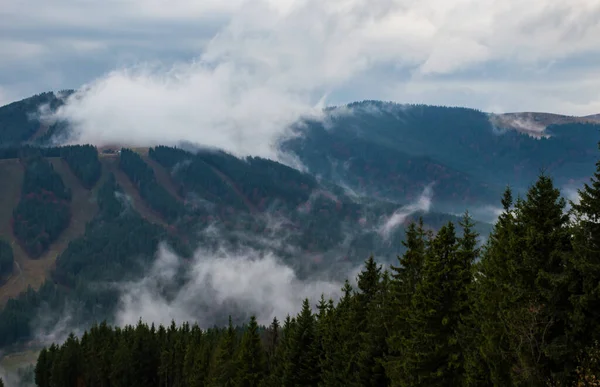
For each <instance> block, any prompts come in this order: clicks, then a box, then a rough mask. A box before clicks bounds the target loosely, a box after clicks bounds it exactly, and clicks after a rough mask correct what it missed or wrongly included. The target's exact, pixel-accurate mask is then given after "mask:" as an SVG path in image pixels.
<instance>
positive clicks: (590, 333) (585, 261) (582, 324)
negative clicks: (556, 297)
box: [569, 144, 600, 361]
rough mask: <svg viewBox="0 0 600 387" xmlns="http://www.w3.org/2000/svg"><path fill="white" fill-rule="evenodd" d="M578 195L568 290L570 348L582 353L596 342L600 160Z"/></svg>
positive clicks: (599, 312)
mask: <svg viewBox="0 0 600 387" xmlns="http://www.w3.org/2000/svg"><path fill="white" fill-rule="evenodd" d="M599 147H600V144H599ZM579 196H580V201H579V203H573V215H574V217H575V223H576V226H575V228H574V240H573V247H574V250H575V251H574V254H573V255H572V257H571V259H570V268H571V273H570V276H569V282H570V284H569V285H570V286H569V291H570V292H571V296H570V302H571V304H572V305H573V309H574V310H573V318H572V319H573V321H574V324H573V326H572V338H573V343H572V344H571V345H573V346H575V347H577V348H580V349H581V350H583V348H584V347H587V346H589V345H590V343H591V342H597V341H598V340H600V326H599V325H598V321H599V320H600V161H598V162H597V163H596V171H595V173H594V175H593V176H592V178H591V179H590V182H589V183H588V184H585V186H584V187H583V189H581V190H580V191H579ZM595 354H596V356H597V348H596V349H595ZM596 361H597V360H596Z"/></svg>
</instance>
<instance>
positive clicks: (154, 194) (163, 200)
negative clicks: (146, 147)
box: [119, 149, 183, 222]
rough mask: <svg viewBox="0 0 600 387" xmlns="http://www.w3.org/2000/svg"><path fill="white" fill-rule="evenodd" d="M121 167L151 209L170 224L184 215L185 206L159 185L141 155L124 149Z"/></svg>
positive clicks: (121, 154)
mask: <svg viewBox="0 0 600 387" xmlns="http://www.w3.org/2000/svg"><path fill="white" fill-rule="evenodd" d="M119 167H120V168H121V169H122V170H123V172H125V174H127V176H128V177H129V179H131V181H132V182H133V183H134V184H135V185H136V187H137V189H138V191H139V192H140V196H141V197H142V198H143V199H144V200H145V201H146V202H147V203H148V205H149V206H150V208H152V209H153V210H155V211H156V212H158V213H159V214H161V215H162V216H163V217H164V218H165V219H166V220H167V221H168V222H174V221H175V220H177V218H178V217H179V216H181V215H182V214H183V206H182V205H181V204H180V203H179V202H178V201H177V200H176V199H175V198H173V197H172V196H171V195H170V194H169V193H168V192H167V190H166V189H165V188H164V187H163V186H161V185H160V184H158V182H157V181H156V177H155V176H154V171H153V170H152V168H151V167H150V166H148V165H147V164H146V163H145V162H144V160H143V159H142V158H141V156H140V155H138V154H137V153H135V152H133V151H132V150H130V149H122V150H121V153H120V161H119Z"/></svg>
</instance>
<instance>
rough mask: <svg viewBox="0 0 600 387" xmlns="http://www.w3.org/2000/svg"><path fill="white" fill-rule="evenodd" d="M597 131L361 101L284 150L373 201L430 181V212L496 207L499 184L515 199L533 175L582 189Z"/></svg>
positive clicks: (544, 120)
mask: <svg viewBox="0 0 600 387" xmlns="http://www.w3.org/2000/svg"><path fill="white" fill-rule="evenodd" d="M516 118H519V119H520V120H525V119H532V120H537V121H535V122H538V125H539V127H538V132H539V133H543V134H544V137H542V138H535V137H532V136H530V135H528V134H527V133H524V132H523V130H521V129H522V127H521V126H518V125H517V124H516V123H517V122H521V121H517V120H516ZM542 127H543V129H542ZM599 129H600V124H598V121H595V120H594V119H592V118H573V117H570V118H569V117H565V116H559V115H547V114H538V113H519V114H510V115H490V114H487V113H483V112H480V111H477V110H473V109H466V108H454V107H441V106H425V105H400V104H395V103H387V102H381V101H363V102H357V103H352V104H349V105H347V106H343V107H335V108H330V109H328V110H327V111H326V114H325V118H324V119H321V120H319V121H315V120H312V121H310V120H307V121H305V122H303V123H302V125H299V126H298V128H297V131H298V132H299V133H300V134H301V135H299V136H297V137H295V138H293V139H291V140H288V141H286V142H285V143H284V144H283V148H284V149H286V150H288V151H290V152H293V153H295V154H296V155H297V156H298V158H299V159H300V161H301V162H302V163H304V164H305V165H306V166H307V167H308V169H309V171H310V172H311V173H313V174H316V175H320V176H322V177H323V178H325V179H329V180H332V181H335V182H338V183H340V184H342V185H345V186H348V187H349V188H351V189H352V190H354V191H356V192H359V193H363V194H366V195H369V196H373V197H378V198H386V199H391V200H403V199H406V198H414V197H415V196H416V195H418V194H419V192H421V191H422V190H423V187H425V186H427V185H428V184H431V183H433V184H434V185H435V186H434V190H435V199H434V208H437V209H440V210H442V211H455V210H457V209H460V210H464V208H467V207H469V208H473V207H478V206H482V205H491V204H494V205H496V203H497V201H496V198H497V197H499V194H500V193H501V192H502V190H503V189H504V187H505V186H506V185H511V186H512V187H513V188H514V189H515V190H516V191H517V192H521V193H522V192H524V191H525V190H526V188H527V187H528V186H529V185H530V184H531V183H532V182H533V181H534V179H535V178H536V176H537V175H538V174H539V173H540V172H541V171H545V172H546V173H548V174H550V175H552V176H553V178H555V179H556V183H557V185H558V186H560V187H563V186H571V185H577V184H579V183H581V182H582V181H584V180H586V179H587V178H588V177H589V176H590V175H591V174H592V172H593V166H594V163H595V157H596V151H597V147H596V144H597V143H598V140H599V139H600V136H599V133H598V130H599Z"/></svg>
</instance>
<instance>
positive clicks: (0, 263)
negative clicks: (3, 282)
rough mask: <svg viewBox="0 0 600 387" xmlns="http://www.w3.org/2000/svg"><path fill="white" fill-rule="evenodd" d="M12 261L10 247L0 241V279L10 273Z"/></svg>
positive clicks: (13, 259)
mask: <svg viewBox="0 0 600 387" xmlns="http://www.w3.org/2000/svg"><path fill="white" fill-rule="evenodd" d="M14 261H15V257H14V256H13V250H12V247H11V246H10V244H8V242H6V241H4V240H2V239H0V278H2V277H4V276H6V275H9V274H11V273H12V270H13V265H14Z"/></svg>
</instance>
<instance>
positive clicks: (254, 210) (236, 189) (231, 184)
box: [210, 165, 259, 214]
mask: <svg viewBox="0 0 600 387" xmlns="http://www.w3.org/2000/svg"><path fill="white" fill-rule="evenodd" d="M210 168H211V169H212V171H213V172H214V173H216V174H217V176H219V178H221V180H223V182H225V184H227V185H229V187H231V189H232V190H233V191H234V192H235V193H236V195H237V196H238V197H239V198H240V199H241V200H242V202H244V204H245V205H246V207H248V210H249V211H250V213H251V214H257V213H258V212H259V211H258V209H257V208H256V206H254V204H252V202H251V201H250V199H248V197H246V195H244V193H243V192H242V191H241V190H240V188H239V187H238V186H237V184H235V182H234V181H233V180H231V178H230V177H229V176H227V175H226V174H225V173H223V172H221V171H220V170H219V169H218V168H216V167H213V166H212V165H211V166H210Z"/></svg>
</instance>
